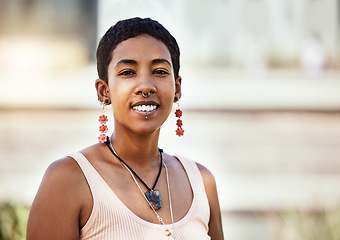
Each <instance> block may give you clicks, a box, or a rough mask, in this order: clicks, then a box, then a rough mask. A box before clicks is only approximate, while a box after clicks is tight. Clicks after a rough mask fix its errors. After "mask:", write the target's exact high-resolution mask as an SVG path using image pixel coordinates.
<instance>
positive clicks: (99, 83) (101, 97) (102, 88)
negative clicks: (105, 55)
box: [95, 79, 111, 105]
mask: <svg viewBox="0 0 340 240" xmlns="http://www.w3.org/2000/svg"><path fill="white" fill-rule="evenodd" d="M95 87H96V90H97V96H98V101H99V102H101V103H102V102H104V101H105V100H106V102H105V105H109V104H110V103H111V99H110V95H109V87H108V85H107V83H106V82H105V81H104V80H102V79H97V80H96V82H95ZM107 100H108V102H107Z"/></svg>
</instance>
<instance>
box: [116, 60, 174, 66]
mask: <svg viewBox="0 0 340 240" xmlns="http://www.w3.org/2000/svg"><path fill="white" fill-rule="evenodd" d="M151 63H152V65H155V64H159V63H166V64H168V65H169V66H170V67H172V65H171V63H170V62H169V61H168V60H167V59H165V58H156V59H153V60H152V61H151ZM121 64H129V65H137V61H136V60H133V59H121V60H120V61H119V62H117V64H116V66H115V67H118V66H119V65H121Z"/></svg>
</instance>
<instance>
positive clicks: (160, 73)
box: [153, 69, 169, 75]
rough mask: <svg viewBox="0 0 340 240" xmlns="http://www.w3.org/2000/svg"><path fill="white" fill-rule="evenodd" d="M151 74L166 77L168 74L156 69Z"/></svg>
mask: <svg viewBox="0 0 340 240" xmlns="http://www.w3.org/2000/svg"><path fill="white" fill-rule="evenodd" d="M153 73H154V74H157V75H168V74H169V73H168V72H167V71H166V70H162V69H156V70H155V71H154V72H153Z"/></svg>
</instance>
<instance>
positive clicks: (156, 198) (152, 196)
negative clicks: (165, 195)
mask: <svg viewBox="0 0 340 240" xmlns="http://www.w3.org/2000/svg"><path fill="white" fill-rule="evenodd" d="M145 196H146V198H147V199H148V201H149V203H150V204H151V206H152V207H153V208H154V209H155V210H158V209H160V208H161V207H162V199H161V195H160V194H159V191H158V189H154V190H151V191H146V192H145Z"/></svg>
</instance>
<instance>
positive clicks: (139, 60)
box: [108, 35, 181, 135]
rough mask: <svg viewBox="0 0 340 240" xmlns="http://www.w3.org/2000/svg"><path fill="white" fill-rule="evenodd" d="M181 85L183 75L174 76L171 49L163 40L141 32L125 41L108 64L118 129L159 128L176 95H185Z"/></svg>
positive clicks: (144, 130)
mask: <svg viewBox="0 0 340 240" xmlns="http://www.w3.org/2000/svg"><path fill="white" fill-rule="evenodd" d="M180 86H181V79H180V78H178V79H176V81H175V79H174V72H173V66H172V62H171V55H170V52H169V50H168V48H167V47H166V46H165V45H164V44H163V43H162V42H161V41H159V40H157V39H155V38H153V37H151V36H148V35H140V36H137V37H134V38H130V39H128V40H125V41H123V42H121V43H120V44H119V45H118V46H117V47H116V49H115V50H114V51H113V55H112V60H111V62H110V64H109V67H108V88H109V95H110V98H111V103H112V108H113V112H114V117H115V129H116V130H117V128H119V127H122V128H125V129H126V130H129V131H132V132H134V133H138V134H143V135H144V134H151V133H154V132H157V131H159V129H160V127H161V125H162V124H163V123H164V122H165V120H166V119H167V118H168V116H169V114H170V112H171V109H172V104H173V102H174V97H175V96H176V95H177V96H178V97H180V95H181V93H180ZM148 93H150V95H149V96H148V97H143V94H144V95H147V94H148Z"/></svg>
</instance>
